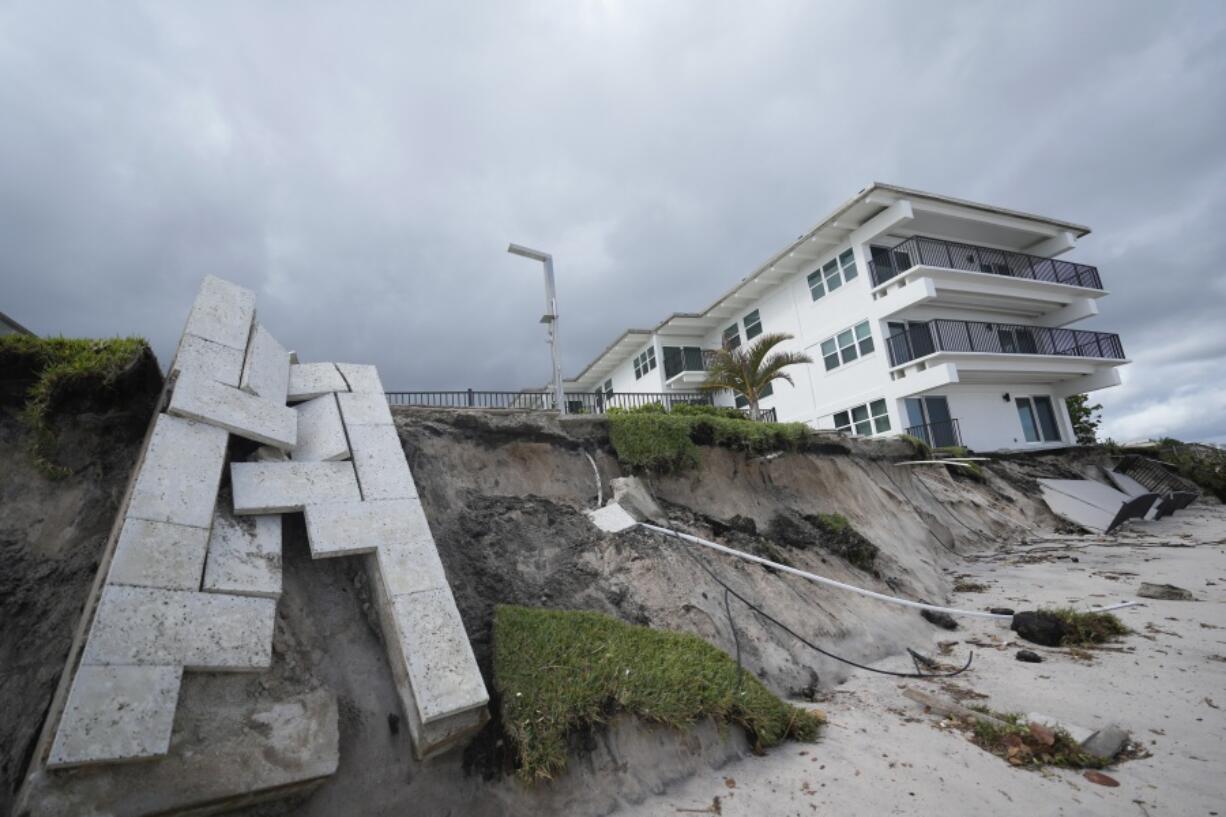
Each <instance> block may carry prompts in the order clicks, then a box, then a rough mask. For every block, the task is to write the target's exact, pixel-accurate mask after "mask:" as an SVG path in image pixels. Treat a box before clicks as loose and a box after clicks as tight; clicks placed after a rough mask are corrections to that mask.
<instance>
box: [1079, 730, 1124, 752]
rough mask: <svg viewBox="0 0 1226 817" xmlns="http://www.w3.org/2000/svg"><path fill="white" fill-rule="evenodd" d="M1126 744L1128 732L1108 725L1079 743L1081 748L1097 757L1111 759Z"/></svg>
mask: <svg viewBox="0 0 1226 817" xmlns="http://www.w3.org/2000/svg"><path fill="white" fill-rule="evenodd" d="M1127 742H1128V732H1127V730H1125V729H1123V728H1122V727H1120V726H1117V725H1116V724H1114V723H1109V724H1107V725H1106V726H1104V727H1103V728H1102V729H1099V730H1098V731H1097V732H1095V733H1094V734H1093V735H1090V736H1089V737H1088V738H1086V739H1085V740H1083V741H1082V742H1081V748H1082V749H1085V750H1086V751H1087V752H1089V753H1090V754H1092V755H1095V756H1097V757H1106V758H1113V757H1115V756H1116V755H1117V754H1119V752H1120V750H1121V749H1123V748H1124V744H1126V743H1127Z"/></svg>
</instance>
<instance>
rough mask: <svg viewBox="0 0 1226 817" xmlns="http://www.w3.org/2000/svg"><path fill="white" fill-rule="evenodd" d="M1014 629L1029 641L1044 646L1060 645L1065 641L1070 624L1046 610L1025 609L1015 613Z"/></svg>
mask: <svg viewBox="0 0 1226 817" xmlns="http://www.w3.org/2000/svg"><path fill="white" fill-rule="evenodd" d="M1012 629H1013V631H1014V632H1016V633H1017V634H1018V635H1019V636H1021V637H1022V638H1024V639H1026V640H1027V641H1030V642H1033V643H1035V644H1041V645H1043V646H1044V647H1059V646H1060V645H1061V644H1062V643H1063V642H1064V636H1065V635H1066V634H1067V632H1068V625H1067V624H1065V623H1064V621H1062V620H1061V619H1060V617H1059V616H1057V615H1055V614H1054V613H1049V612H1047V611H1046V610H1025V611H1023V612H1021V613H1015V614H1014V616H1013V625H1012Z"/></svg>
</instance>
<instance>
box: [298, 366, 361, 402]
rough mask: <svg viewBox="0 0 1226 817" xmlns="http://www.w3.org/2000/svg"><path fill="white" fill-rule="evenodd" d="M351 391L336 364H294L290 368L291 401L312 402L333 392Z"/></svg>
mask: <svg viewBox="0 0 1226 817" xmlns="http://www.w3.org/2000/svg"><path fill="white" fill-rule="evenodd" d="M339 391H349V386H348V385H347V384H346V383H345V378H343V377H341V373H340V371H339V370H338V369H337V368H336V364H335V363H294V364H291V365H290V367H289V395H288V399H289V400H291V401H295V402H296V401H299V400H310V399H311V398H313V397H319V396H320V395H324V394H331V393H332V392H339Z"/></svg>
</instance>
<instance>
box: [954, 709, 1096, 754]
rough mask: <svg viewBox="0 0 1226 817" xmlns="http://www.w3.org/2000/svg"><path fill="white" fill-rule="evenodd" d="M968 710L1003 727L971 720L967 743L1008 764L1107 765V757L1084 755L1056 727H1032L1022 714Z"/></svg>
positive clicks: (1072, 741) (1064, 733)
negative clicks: (995, 719)
mask: <svg viewBox="0 0 1226 817" xmlns="http://www.w3.org/2000/svg"><path fill="white" fill-rule="evenodd" d="M972 708H973V709H976V710H978V711H981V712H983V713H984V714H988V715H992V716H993V717H996V718H999V719H1000V720H1003V721H1005V725H1003V726H1001V725H998V724H996V723H991V722H989V721H983V720H977V721H975V722H974V725H973V726H972V727H971V729H972V734H971V740H972V742H973V743H974V744H975V745H976V746H978V747H980V748H981V749H983V750H985V751H987V752H991V753H992V754H994V755H997V756H998V757H1002V758H1004V759H1005V760H1007V761H1008V762H1009V763H1010V765H1013V766H1026V767H1031V768H1042V767H1044V766H1060V767H1063V768H1066V769H1101V768H1103V767H1104V766H1106V765H1108V764H1109V763H1110V762H1111V759H1110V758H1105V757H1099V756H1098V755H1095V754H1091V753H1090V752H1087V751H1086V750H1085V749H1083V748H1082V747H1081V744H1080V743H1078V742H1077V741H1076V740H1074V739H1073V737H1072V736H1071V735H1069V733H1068V732H1066V731H1065V730H1063V729H1060V728H1058V727H1057V728H1046V727H1033V726H1031V725H1030V724H1028V723H1027V722H1026V718H1025V716H1023V715H1019V714H1012V713H1008V714H1007V713H999V712H992V711H991V710H990V709H987V708H986V707H972Z"/></svg>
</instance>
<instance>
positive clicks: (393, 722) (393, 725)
mask: <svg viewBox="0 0 1226 817" xmlns="http://www.w3.org/2000/svg"><path fill="white" fill-rule="evenodd" d="M387 728H388V730H389V731H391V733H392V734H393V735H399V734H400V716H399V715H397V714H396V713H395V712H389V713H388V714H387Z"/></svg>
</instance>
